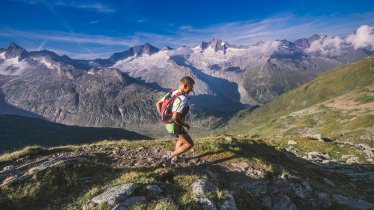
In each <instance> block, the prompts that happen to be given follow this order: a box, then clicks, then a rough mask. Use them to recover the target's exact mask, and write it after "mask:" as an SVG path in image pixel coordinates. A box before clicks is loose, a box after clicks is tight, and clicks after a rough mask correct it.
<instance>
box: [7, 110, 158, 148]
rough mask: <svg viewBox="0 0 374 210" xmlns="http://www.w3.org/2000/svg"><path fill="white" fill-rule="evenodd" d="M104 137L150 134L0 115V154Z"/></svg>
mask: <svg viewBox="0 0 374 210" xmlns="http://www.w3.org/2000/svg"><path fill="white" fill-rule="evenodd" d="M104 139H106V140H120V139H127V140H139V139H151V138H150V137H148V136H145V135H141V134H139V133H136V132H132V131H127V130H124V129H121V128H94V127H78V126H68V125H63V124H59V123H52V122H48V121H45V120H41V119H36V118H31V117H22V116H16V115H0V140H1V142H0V154H1V153H2V152H5V151H12V150H16V149H19V148H22V147H25V146H28V145H39V146H61V145H69V144H76V145H79V144H87V143H93V142H96V141H99V140H104Z"/></svg>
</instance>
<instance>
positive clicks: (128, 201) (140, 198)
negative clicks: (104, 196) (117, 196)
mask: <svg viewBox="0 0 374 210" xmlns="http://www.w3.org/2000/svg"><path fill="white" fill-rule="evenodd" d="M145 200H147V198H146V197H145V196H134V197H131V198H128V199H126V200H125V201H124V202H122V203H121V206H124V207H131V206H133V205H135V204H136V203H139V202H142V201H145Z"/></svg>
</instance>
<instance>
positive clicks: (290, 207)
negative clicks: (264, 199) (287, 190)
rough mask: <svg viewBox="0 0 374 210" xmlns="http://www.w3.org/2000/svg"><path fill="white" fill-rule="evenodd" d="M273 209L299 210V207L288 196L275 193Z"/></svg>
mask: <svg viewBox="0 0 374 210" xmlns="http://www.w3.org/2000/svg"><path fill="white" fill-rule="evenodd" d="M272 209H274V210H297V207H296V205H295V204H294V203H293V202H292V201H291V199H290V198H289V197H288V196H286V195H275V196H273V197H272Z"/></svg>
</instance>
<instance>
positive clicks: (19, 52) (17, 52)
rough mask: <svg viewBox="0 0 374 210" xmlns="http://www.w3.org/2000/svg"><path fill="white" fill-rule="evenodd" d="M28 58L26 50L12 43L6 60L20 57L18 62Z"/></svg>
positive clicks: (6, 53) (6, 54) (6, 52)
mask: <svg viewBox="0 0 374 210" xmlns="http://www.w3.org/2000/svg"><path fill="white" fill-rule="evenodd" d="M27 56H28V53H27V51H26V50H25V49H23V48H22V47H20V46H18V45H17V44H16V43H14V42H11V43H10V44H9V46H8V48H7V49H6V50H5V58H7V59H8V58H15V57H18V60H19V61H20V60H22V59H24V58H26V57H27Z"/></svg>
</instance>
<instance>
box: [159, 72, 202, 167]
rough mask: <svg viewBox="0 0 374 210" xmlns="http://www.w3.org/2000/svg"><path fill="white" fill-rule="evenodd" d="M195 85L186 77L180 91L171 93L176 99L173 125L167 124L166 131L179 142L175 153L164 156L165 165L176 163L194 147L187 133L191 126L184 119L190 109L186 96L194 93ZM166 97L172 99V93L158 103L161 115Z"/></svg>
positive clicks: (173, 107) (179, 88) (173, 106)
mask: <svg viewBox="0 0 374 210" xmlns="http://www.w3.org/2000/svg"><path fill="white" fill-rule="evenodd" d="M194 84H195V81H194V80H193V79H192V78H191V77H189V76H185V77H183V78H182V79H181V82H180V85H179V87H178V89H177V90H175V91H173V92H172V93H171V97H175V98H174V102H173V104H172V117H171V123H169V124H166V130H167V131H168V132H169V133H170V134H172V135H173V136H174V137H177V138H178V141H177V143H176V144H175V150H174V152H172V153H171V154H168V155H166V156H164V159H163V161H164V164H165V165H170V164H172V163H175V162H176V161H177V156H178V155H180V154H182V153H184V152H186V151H187V150H189V149H190V148H191V147H192V146H193V145H194V143H193V141H192V139H191V137H190V135H188V133H187V131H188V130H189V129H190V125H189V124H187V123H185V122H184V118H185V116H186V115H187V113H188V111H189V109H190V107H189V105H188V99H187V97H186V96H185V94H189V93H190V92H191V91H193V86H194ZM166 97H170V93H168V94H167V95H165V96H164V97H163V98H161V99H160V100H159V101H158V102H157V103H156V107H157V111H158V113H160V115H161V113H162V105H163V102H164V100H165V98H166Z"/></svg>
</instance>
